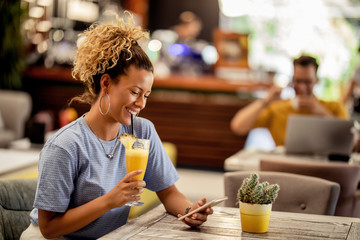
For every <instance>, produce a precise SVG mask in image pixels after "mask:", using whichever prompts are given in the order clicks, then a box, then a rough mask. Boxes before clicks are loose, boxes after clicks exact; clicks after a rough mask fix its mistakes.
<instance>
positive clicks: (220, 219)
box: [100, 205, 360, 240]
mask: <svg viewBox="0 0 360 240" xmlns="http://www.w3.org/2000/svg"><path fill="white" fill-rule="evenodd" d="M213 209H214V214H213V215H211V216H209V218H208V221H207V222H206V223H204V224H203V225H202V226H201V227H200V228H196V229H192V228H189V227H188V226H187V225H185V224H184V223H183V222H181V221H178V220H177V218H176V217H174V216H172V215H170V214H168V213H166V212H165V209H164V207H163V205H160V206H158V207H156V208H154V209H153V210H151V211H150V212H148V213H146V214H144V215H142V216H140V217H138V218H135V219H133V220H132V221H129V222H128V224H126V225H124V226H122V227H120V228H118V229H116V230H115V231H113V232H111V233H109V234H107V235H105V236H103V237H102V238H100V239H133V240H135V239H139V240H140V239H141V240H143V239H173V240H174V239H217V240H218V239H286V240H288V239H291V240H293V239H308V240H310V239H311V240H316V239H347V240H352V239H353V240H355V239H360V219H359V218H348V217H335V216H325V215H313V214H302V213H288V212H276V211H273V212H272V213H271V217H270V223H269V229H268V232H267V233H263V234H254V233H246V232H242V231H241V223H240V216H239V209H238V208H227V207H214V208H213Z"/></svg>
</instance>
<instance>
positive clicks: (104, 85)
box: [100, 74, 111, 92]
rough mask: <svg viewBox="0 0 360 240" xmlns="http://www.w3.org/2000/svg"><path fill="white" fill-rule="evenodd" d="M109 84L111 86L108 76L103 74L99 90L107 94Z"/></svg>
mask: <svg viewBox="0 0 360 240" xmlns="http://www.w3.org/2000/svg"><path fill="white" fill-rule="evenodd" d="M110 84H111V77H110V76H109V74H103V75H102V76H101V78H100V86H101V90H104V91H105V92H108V89H109V87H110Z"/></svg>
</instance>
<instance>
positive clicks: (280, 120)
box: [254, 100, 349, 146]
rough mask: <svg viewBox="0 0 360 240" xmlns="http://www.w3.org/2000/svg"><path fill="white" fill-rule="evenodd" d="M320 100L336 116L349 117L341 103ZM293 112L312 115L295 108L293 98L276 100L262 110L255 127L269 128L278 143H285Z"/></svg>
mask: <svg viewBox="0 0 360 240" xmlns="http://www.w3.org/2000/svg"><path fill="white" fill-rule="evenodd" d="M319 101H320V103H321V104H322V105H323V106H324V107H325V108H326V109H328V110H329V111H330V112H331V113H332V114H333V115H334V116H335V117H338V118H343V119H348V118H349V115H348V113H347V111H346V110H345V108H344V106H343V105H341V104H340V103H338V102H325V101H321V100H319ZM291 114H301V115H312V114H311V113H309V112H308V113H307V112H303V111H302V112H301V111H298V110H295V109H294V108H293V106H292V104H291V100H282V101H276V102H273V103H271V104H270V105H269V106H267V107H266V108H264V109H263V110H262V111H261V112H260V115H259V116H258V118H257V120H256V122H255V124H254V128H257V127H265V128H268V129H269V131H270V133H271V135H272V137H273V139H274V141H275V143H276V145H277V146H279V145H284V143H285V131H286V124H287V119H288V116H289V115H291Z"/></svg>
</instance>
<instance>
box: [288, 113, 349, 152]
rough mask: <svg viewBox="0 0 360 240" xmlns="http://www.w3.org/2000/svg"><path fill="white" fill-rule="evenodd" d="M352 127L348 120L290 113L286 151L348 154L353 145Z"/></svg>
mask: <svg viewBox="0 0 360 240" xmlns="http://www.w3.org/2000/svg"><path fill="white" fill-rule="evenodd" d="M352 127H353V122H352V121H350V120H343V119H338V118H324V117H316V116H304V115H291V116H289V118H288V121H287V126H286V136H285V149H286V153H288V154H309V155H323V156H329V155H330V154H339V155H346V156H349V155H350V154H351V151H352V147H353V134H352V132H351V129H352Z"/></svg>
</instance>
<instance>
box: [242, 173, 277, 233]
mask: <svg viewBox="0 0 360 240" xmlns="http://www.w3.org/2000/svg"><path fill="white" fill-rule="evenodd" d="M279 190H280V187H279V185H278V184H269V183H268V182H262V183H260V182H259V175H258V174H256V173H254V174H252V175H251V176H250V177H248V178H245V179H244V181H243V183H242V185H241V187H240V188H239V190H238V194H237V198H238V200H239V205H240V217H241V229H242V231H244V232H252V233H264V232H267V229H268V226H269V220H270V213H271V207H272V203H273V202H274V201H275V199H276V197H277V195H278V192H279Z"/></svg>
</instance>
